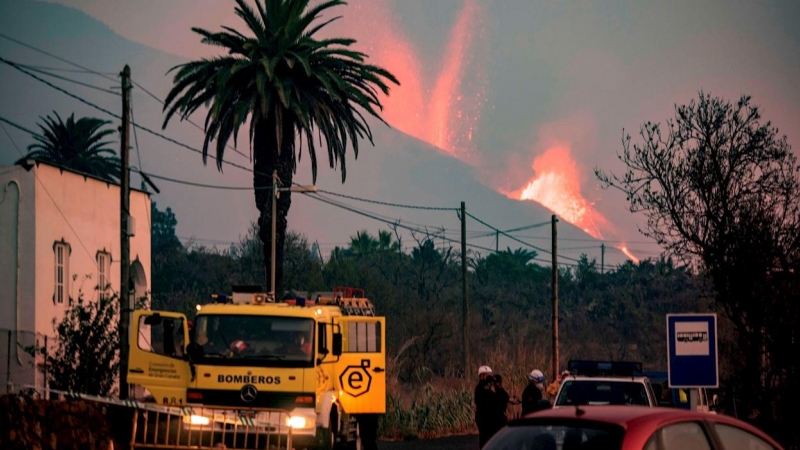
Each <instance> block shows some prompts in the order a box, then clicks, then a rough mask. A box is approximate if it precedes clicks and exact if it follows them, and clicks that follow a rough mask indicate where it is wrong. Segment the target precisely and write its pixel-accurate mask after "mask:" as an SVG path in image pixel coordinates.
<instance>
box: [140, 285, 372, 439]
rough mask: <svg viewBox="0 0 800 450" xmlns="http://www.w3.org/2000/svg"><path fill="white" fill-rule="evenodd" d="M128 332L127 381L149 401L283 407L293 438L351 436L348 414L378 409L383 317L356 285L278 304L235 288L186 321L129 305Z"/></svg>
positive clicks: (354, 429)
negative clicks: (192, 318)
mask: <svg viewBox="0 0 800 450" xmlns="http://www.w3.org/2000/svg"><path fill="white" fill-rule="evenodd" d="M190 328H191V330H190ZM131 333H132V336H131V337H132V339H131V340H130V342H131V344H132V345H131V348H130V349H129V355H130V357H129V371H128V381H129V383H131V384H136V385H138V386H139V387H140V390H142V389H145V390H146V391H148V392H149V393H150V394H151V395H152V400H154V401H155V402H156V403H159V404H164V405H175V406H184V405H187V406H194V405H196V406H204V407H213V408H223V409H230V410H231V411H238V410H245V409H246V410H248V411H255V414H262V415H264V417H268V416H269V414H270V412H269V411H273V412H274V411H285V412H287V413H288V418H287V419H286V420H287V425H288V426H289V427H291V429H292V430H291V431H292V435H293V442H294V443H295V444H296V445H297V446H301V447H303V446H309V447H315V448H332V446H333V445H334V443H336V442H345V441H351V440H353V439H357V436H358V433H357V426H356V422H355V421H354V420H353V419H354V418H356V417H358V416H359V415H375V414H383V413H385V410H386V379H385V370H384V369H385V361H386V348H385V339H386V323H385V318H383V317H378V316H376V315H375V308H374V305H373V304H372V302H371V301H370V300H368V299H366V298H365V297H364V295H363V291H361V290H358V289H351V288H337V289H335V290H334V292H333V295H332V296H330V297H322V296H318V297H317V298H316V299H314V300H310V299H305V298H294V299H289V300H285V301H282V302H274V301H271V299H270V298H269V297H268V296H267V295H265V294H262V293H256V292H244V293H242V292H234V294H233V295H232V296H230V297H228V296H217V297H216V298H215V301H214V303H209V304H205V305H198V306H197V313H196V316H195V318H194V321H193V322H192V323H191V327H190V322H189V321H188V320H187V318H186V317H185V316H184V315H182V314H178V313H172V312H165V311H147V310H137V311H134V313H133V318H132V321H131ZM259 410H261V411H262V412H260V413H259Z"/></svg>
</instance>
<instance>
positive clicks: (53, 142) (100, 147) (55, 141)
mask: <svg viewBox="0 0 800 450" xmlns="http://www.w3.org/2000/svg"><path fill="white" fill-rule="evenodd" d="M53 115H54V116H55V118H53V117H52V116H47V117H41V119H42V122H44V123H39V124H38V125H39V128H40V129H41V130H42V133H41V135H35V136H34V139H36V141H37V143H35V144H31V145H30V146H28V154H27V155H25V157H23V158H22V159H21V160H20V161H24V160H26V159H35V160H38V161H43V162H48V163H51V164H54V165H57V166H61V167H65V168H67V169H72V170H75V171H77V172H83V173H87V174H89V175H94V176H96V177H98V178H102V179H105V180H109V181H118V180H119V176H120V161H119V158H117V154H116V153H115V152H114V150H112V149H110V148H109V147H108V145H109V144H110V142H108V141H103V139H105V138H106V136H108V135H111V134H114V133H115V131H114V130H113V129H108V128H104V127H105V126H106V125H109V124H110V123H111V122H110V121H108V120H101V119H97V118H94V117H82V118H80V119H78V120H77V121H76V120H75V113H72V114H71V115H70V116H69V118H68V119H67V122H66V123H65V122H63V121H62V120H61V117H60V116H59V115H58V113H57V112H55V111H53Z"/></svg>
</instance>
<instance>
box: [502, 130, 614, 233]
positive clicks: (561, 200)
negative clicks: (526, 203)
mask: <svg viewBox="0 0 800 450" xmlns="http://www.w3.org/2000/svg"><path fill="white" fill-rule="evenodd" d="M533 171H534V173H535V174H536V175H535V176H534V177H533V178H531V179H530V181H528V183H527V184H526V185H525V187H523V188H522V189H520V190H518V191H515V192H511V193H509V194H507V195H508V196H509V197H511V198H514V199H519V200H534V201H536V202H538V203H540V204H542V205H543V206H545V207H547V208H548V209H550V210H552V211H553V212H555V213H556V214H557V215H558V216H559V217H561V218H562V219H564V220H566V221H567V222H569V223H571V224H573V225H575V226H577V227H580V228H581V229H582V230H583V231H585V232H586V233H587V234H589V235H591V236H592V237H595V238H598V239H602V237H603V234H602V232H601V228H604V227H607V226H608V221H607V220H606V218H605V217H603V216H602V215H601V214H600V213H598V212H597V211H595V210H594V208H593V205H592V203H591V202H589V201H588V200H586V199H585V198H584V197H583V195H582V194H581V185H580V178H579V175H578V166H577V164H576V162H575V160H574V159H573V158H572V156H571V155H570V151H569V147H566V146H557V147H552V148H550V149H548V150H547V151H546V152H544V153H543V154H541V155H540V156H539V157H537V158H536V159H535V160H534V161H533Z"/></svg>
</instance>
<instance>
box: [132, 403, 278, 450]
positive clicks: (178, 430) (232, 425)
mask: <svg viewBox="0 0 800 450" xmlns="http://www.w3.org/2000/svg"><path fill="white" fill-rule="evenodd" d="M288 418H289V413H288V411H283V410H264V409H260V410H255V409H242V408H239V409H237V410H235V411H233V410H226V409H223V408H211V407H207V406H206V407H200V406H197V407H191V408H174V407H171V408H168V407H158V406H155V405H144V406H142V405H139V406H137V407H136V409H135V410H134V415H133V433H132V436H131V448H132V449H151V448H152V449H168V448H169V449H198V448H200V449H202V448H226V449H228V450H234V449H250V448H260V449H263V448H279V449H282V448H287V449H291V448H292V447H293V445H292V429H291V428H290V427H289V426H288V425H287V421H288ZM220 444H224V447H222V446H221V445H220Z"/></svg>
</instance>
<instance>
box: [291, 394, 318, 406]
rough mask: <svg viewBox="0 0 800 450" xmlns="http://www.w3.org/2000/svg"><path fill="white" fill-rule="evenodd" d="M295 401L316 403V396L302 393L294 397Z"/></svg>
mask: <svg viewBox="0 0 800 450" xmlns="http://www.w3.org/2000/svg"><path fill="white" fill-rule="evenodd" d="M294 402H295V403H309V404H310V403H314V397H312V396H310V395H300V396H298V397H297V398H295V399H294Z"/></svg>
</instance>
